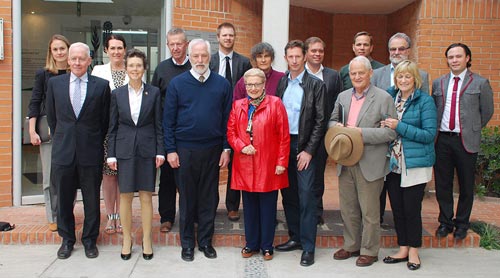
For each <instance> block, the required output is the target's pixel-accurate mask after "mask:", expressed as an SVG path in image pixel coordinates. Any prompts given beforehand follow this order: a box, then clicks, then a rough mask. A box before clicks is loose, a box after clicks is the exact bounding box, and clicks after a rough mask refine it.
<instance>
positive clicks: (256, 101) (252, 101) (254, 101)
mask: <svg viewBox="0 0 500 278" xmlns="http://www.w3.org/2000/svg"><path fill="white" fill-rule="evenodd" d="M265 96H266V91H265V90H264V91H263V92H262V95H260V97H258V98H251V97H250V96H248V100H249V102H248V125H247V130H246V131H247V133H248V134H250V142H252V143H253V116H254V114H255V110H257V107H259V105H260V104H261V103H262V101H263V100H264V97H265Z"/></svg>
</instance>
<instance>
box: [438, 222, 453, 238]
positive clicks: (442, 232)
mask: <svg viewBox="0 0 500 278" xmlns="http://www.w3.org/2000/svg"><path fill="white" fill-rule="evenodd" d="M451 232H453V228H448V227H447V226H446V225H444V224H441V225H439V227H438V229H437V230H436V236H437V237H447V236H448V234H449V233H451Z"/></svg>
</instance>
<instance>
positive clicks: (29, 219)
mask: <svg viewBox="0 0 500 278" xmlns="http://www.w3.org/2000/svg"><path fill="white" fill-rule="evenodd" d="M225 179H226V171H223V172H222V173H221V182H220V186H219V189H220V190H219V192H220V202H219V212H218V217H217V219H216V232H215V237H214V245H216V246H243V245H244V244H245V237H244V227H243V220H242V219H240V220H239V221H238V222H229V221H228V220H227V218H226V217H225V205H224V199H225V191H226V186H225ZM325 180H326V190H325V194H324V199H323V200H324V207H325V210H328V212H327V214H326V216H327V218H326V224H325V225H322V226H319V227H318V231H319V232H318V236H317V246H320V247H339V246H342V243H343V238H342V233H341V231H342V229H341V227H342V223H341V221H340V218H339V217H338V212H336V211H335V210H338V209H339V201H338V185H337V178H336V176H335V167H334V165H333V164H332V163H330V164H329V165H328V166H327V173H326V177H325ZM428 188H429V189H430V192H429V193H428V194H426V196H425V198H424V201H423V209H422V218H423V228H424V234H423V247H427V248H428V247H433V248H434V247H477V246H479V236H478V235H477V234H475V233H473V232H472V231H469V234H468V236H467V238H466V239H465V240H461V241H455V240H454V239H453V237H452V236H451V235H450V236H449V237H448V238H443V239H441V240H439V239H437V238H436V237H434V236H433V234H434V231H435V229H436V228H437V226H438V222H437V216H438V211H439V209H438V205H437V202H436V200H435V197H434V194H433V193H432V188H433V186H432V184H430V185H429V186H428ZM153 198H154V200H153V204H154V212H155V215H154V219H153V225H154V226H153V238H154V241H155V244H160V245H179V234H178V226H177V223H176V224H175V226H174V229H173V231H172V232H170V233H166V234H164V233H160V232H159V224H160V223H159V215H158V214H157V205H158V202H157V200H158V199H157V197H156V196H154V197H153ZM133 206H134V231H133V235H134V237H135V241H136V242H137V243H138V244H140V242H141V237H142V230H141V228H140V211H139V210H140V209H139V208H140V206H139V200H138V198H135V200H134V203H133ZM278 209H279V210H280V211H279V212H278V220H279V223H278V225H277V233H276V239H275V243H276V244H279V243H280V242H284V241H286V240H287V239H288V236H287V234H286V224H285V223H284V216H283V212H282V206H281V200H279V201H278ZM498 211H500V201H498V200H496V199H491V198H489V199H485V200H481V199H478V198H477V199H476V201H475V203H474V208H473V211H472V216H471V220H472V221H484V222H487V223H491V224H494V225H497V226H500V214H499V213H498ZM75 215H76V218H77V236H79V235H80V234H81V229H82V223H83V209H82V203H81V202H77V204H76V206H75ZM335 215H337V216H335ZM386 215H387V217H386V219H387V220H386V223H384V224H383V225H382V226H381V228H382V240H381V245H382V247H395V246H397V241H396V236H395V232H394V229H393V225H392V220H391V218H392V217H391V216H392V215H391V213H390V205H389V204H388V207H387V213H386ZM101 220H102V222H101V235H100V237H99V244H101V245H106V244H121V235H120V234H114V235H107V234H105V233H104V232H102V229H103V228H104V225H105V224H106V217H105V215H104V204H103V203H102V202H101ZM0 221H8V222H10V223H13V224H15V225H16V228H15V229H14V230H12V231H10V232H2V233H0V243H3V244H57V243H60V240H61V239H60V238H59V236H58V235H57V233H52V232H50V231H49V230H48V228H47V223H46V219H45V208H44V206H43V205H31V206H22V207H8V208H0Z"/></svg>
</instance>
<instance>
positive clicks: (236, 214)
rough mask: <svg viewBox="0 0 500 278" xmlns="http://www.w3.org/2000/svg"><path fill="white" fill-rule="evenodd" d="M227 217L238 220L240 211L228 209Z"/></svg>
mask: <svg viewBox="0 0 500 278" xmlns="http://www.w3.org/2000/svg"><path fill="white" fill-rule="evenodd" d="M227 218H228V219H229V220H231V221H238V220H240V213H239V212H237V211H235V210H230V211H229V212H228V213H227Z"/></svg>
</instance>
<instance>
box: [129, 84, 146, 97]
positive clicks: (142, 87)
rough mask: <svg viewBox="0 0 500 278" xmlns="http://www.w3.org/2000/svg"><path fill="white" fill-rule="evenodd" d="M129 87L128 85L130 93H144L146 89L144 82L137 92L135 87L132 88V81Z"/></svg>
mask: <svg viewBox="0 0 500 278" xmlns="http://www.w3.org/2000/svg"><path fill="white" fill-rule="evenodd" d="M127 87H128V92H129V94H136V95H139V94H140V93H142V92H143V91H144V82H142V83H141V88H140V89H139V91H137V92H136V91H135V90H134V88H132V86H130V83H129V84H128V85H127Z"/></svg>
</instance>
